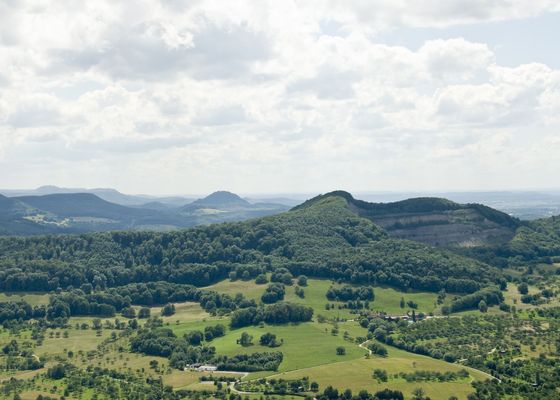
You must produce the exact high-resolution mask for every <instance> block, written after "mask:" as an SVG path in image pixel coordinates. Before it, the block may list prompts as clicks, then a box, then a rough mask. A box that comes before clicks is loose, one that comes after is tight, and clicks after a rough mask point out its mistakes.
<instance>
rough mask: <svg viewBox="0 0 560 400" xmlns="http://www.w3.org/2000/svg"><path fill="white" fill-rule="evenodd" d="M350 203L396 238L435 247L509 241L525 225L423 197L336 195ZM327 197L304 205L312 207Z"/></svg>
mask: <svg viewBox="0 0 560 400" xmlns="http://www.w3.org/2000/svg"><path fill="white" fill-rule="evenodd" d="M332 195H336V196H339V197H342V198H344V199H345V200H346V202H347V204H348V207H349V208H350V210H352V211H353V212H355V213H356V214H358V215H360V216H362V217H364V218H367V219H369V220H371V221H373V222H374V223H375V224H376V225H378V226H380V227H382V228H384V229H385V230H386V231H387V232H389V234H390V235H391V236H393V237H397V238H401V239H408V240H414V241H417V242H421V243H426V244H430V245H432V246H459V247H474V246H485V245H497V244H503V243H507V242H509V241H510V240H511V239H512V238H513V237H514V235H515V231H516V229H517V228H518V227H519V226H520V225H521V222H520V221H519V220H517V219H515V218H512V217H510V216H509V215H507V214H505V213H502V212H500V211H497V210H494V209H491V208H489V207H486V206H484V205H481V204H458V203H455V202H452V201H450V200H446V199H440V198H432V197H421V198H414V199H408V200H403V201H397V202H392V203H368V202H365V201H361V200H356V199H354V198H353V197H352V195H350V193H347V192H341V191H339V192H332V193H330V194H327V195H324V196H332ZM322 197H323V196H318V197H316V198H314V199H311V200H309V201H308V202H306V203H304V204H303V205H302V207H305V206H306V204H311V203H313V202H315V201H318V200H320V199H321V198H322Z"/></svg>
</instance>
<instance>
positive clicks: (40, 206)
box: [0, 188, 289, 235]
mask: <svg viewBox="0 0 560 400" xmlns="http://www.w3.org/2000/svg"><path fill="white" fill-rule="evenodd" d="M48 191H52V189H50V188H47V189H45V188H40V189H39V190H38V191H35V192H34V193H37V192H39V193H40V192H43V193H44V192H48ZM93 191H94V190H91V191H89V192H86V193H67V192H66V190H59V191H57V193H50V194H42V195H37V194H35V195H29V194H27V195H25V196H17V197H7V196H4V195H0V234H3V235H33V234H47V233H80V232H89V231H107V230H123V229H133V230H161V231H168V230H174V229H179V228H186V227H191V226H195V225H201V224H209V223H216V222H225V221H240V220H245V219H249V218H254V217H261V216H266V215H270V214H276V213H279V212H282V211H285V210H287V209H288V208H289V207H288V206H286V205H282V204H274V203H255V204H252V203H250V202H248V201H246V200H244V199H242V198H241V197H239V196H237V195H236V194H233V193H229V192H223V191H222V192H216V193H213V194H211V195H209V196H207V197H204V198H201V199H198V200H196V201H194V202H192V204H187V205H186V206H182V207H181V206H179V207H177V206H174V205H173V203H172V202H167V203H166V202H165V199H169V198H163V199H162V198H158V199H157V201H156V200H153V199H152V201H149V202H147V203H144V204H140V205H134V206H132V205H131V206H127V205H122V204H117V203H115V202H110V201H107V200H105V199H103V198H102V197H101V196H100V195H99V193H98V194H94V193H92V192H93ZM95 191H97V189H96V190H95ZM26 193H29V191H27V192H26ZM102 193H103V194H105V195H107V194H110V195H111V196H113V197H114V198H115V197H116V198H119V199H121V200H124V201H126V202H131V201H139V200H140V197H138V196H128V195H122V194H121V193H119V192H117V191H115V190H103V191H102ZM11 194H21V192H20V193H14V192H11ZM177 199H179V198H177ZM183 200H184V201H188V200H187V199H186V198H183ZM183 204H184V203H183Z"/></svg>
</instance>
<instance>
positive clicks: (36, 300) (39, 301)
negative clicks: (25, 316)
mask: <svg viewBox="0 0 560 400" xmlns="http://www.w3.org/2000/svg"><path fill="white" fill-rule="evenodd" d="M19 300H24V301H26V302H28V303H29V304H31V305H32V306H40V305H46V304H49V295H48V294H47V293H42V292H32V293H21V292H2V293H0V302H5V301H19Z"/></svg>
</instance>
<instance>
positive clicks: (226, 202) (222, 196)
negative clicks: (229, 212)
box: [186, 191, 251, 207]
mask: <svg viewBox="0 0 560 400" xmlns="http://www.w3.org/2000/svg"><path fill="white" fill-rule="evenodd" d="M189 206H196V207H198V206H204V207H251V203H249V202H248V201H247V200H244V199H242V198H241V197H239V196H238V195H236V194H235V193H231V192H226V191H218V192H214V193H212V194H210V195H208V196H206V197H204V198H203V199H198V200H195V201H193V202H192V203H191V204H188V205H187V206H186V207H189Z"/></svg>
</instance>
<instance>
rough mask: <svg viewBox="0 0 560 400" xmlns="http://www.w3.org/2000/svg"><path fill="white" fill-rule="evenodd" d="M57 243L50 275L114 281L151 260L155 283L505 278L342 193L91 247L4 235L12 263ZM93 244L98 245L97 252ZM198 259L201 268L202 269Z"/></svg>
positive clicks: (132, 277) (418, 282)
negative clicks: (391, 228)
mask: <svg viewBox="0 0 560 400" xmlns="http://www.w3.org/2000/svg"><path fill="white" fill-rule="evenodd" d="M53 240H54V242H55V243H57V244H56V246H60V249H61V254H64V258H63V259H58V256H56V255H53V256H52V257H53V258H49V259H48V262H49V263H51V262H52V263H55V264H54V265H56V268H55V269H53V270H52V271H50V272H49V274H54V275H58V274H59V273H60V271H57V270H58V269H59V268H63V269H66V268H69V269H72V271H73V272H72V274H73V275H74V276H76V274H78V275H80V274H82V273H83V274H86V271H85V270H84V271H82V272H79V270H77V269H76V267H72V268H71V267H70V265H95V266H96V269H97V271H98V273H103V274H106V275H105V276H106V280H107V282H112V281H114V279H115V278H113V277H112V276H113V274H115V273H117V272H116V270H115V268H117V266H120V267H119V268H125V266H126V269H124V270H123V271H122V272H119V273H118V276H119V278H118V279H119V281H120V282H122V283H131V282H136V281H138V279H142V276H143V275H144V273H141V272H140V271H141V270H144V269H145V268H146V266H147V265H151V266H153V267H152V268H151V272H150V274H151V276H152V277H153V278H152V279H154V280H157V279H161V280H172V281H177V280H178V279H182V278H179V276H184V277H185V278H184V279H185V282H184V283H196V282H198V283H204V284H209V283H211V282H212V281H213V280H214V279H219V278H223V277H225V276H227V274H228V273H229V271H230V270H231V268H232V266H233V265H237V264H247V265H255V266H259V268H262V266H265V265H269V268H272V269H278V268H287V269H288V270H289V271H291V273H292V274H294V275H299V274H306V275H309V276H314V277H328V278H334V279H342V280H345V281H351V282H363V283H377V284H388V285H391V286H395V287H400V288H416V289H423V290H430V291H439V290H440V289H442V288H445V289H446V290H448V291H451V292H472V291H475V290H477V289H479V288H480V287H482V286H483V285H485V284H489V283H492V282H496V281H497V279H498V278H499V276H500V273H499V271H497V270H494V269H493V268H492V267H490V266H488V265H486V264H483V263H480V262H478V261H475V260H472V259H469V258H466V257H462V256H459V255H456V254H454V253H452V252H449V251H445V250H438V249H436V248H433V247H431V246H429V245H425V244H422V243H417V242H412V241H408V240H402V239H398V238H393V237H391V236H390V235H388V234H387V232H385V231H384V230H383V229H382V228H380V227H378V226H376V225H375V224H374V223H372V222H371V221H370V220H368V219H366V218H363V217H360V216H359V215H356V213H354V212H353V211H352V210H351V209H350V208H349V207H348V206H347V202H346V201H345V199H344V198H342V197H340V196H338V195H336V194H335V195H331V196H326V197H323V198H321V199H318V200H316V201H314V202H312V203H308V204H307V205H305V206H302V207H300V208H298V209H295V210H292V211H289V212H285V213H281V214H278V215H275V216H270V217H264V218H257V219H252V220H249V221H245V222H237V223H228V224H219V225H210V226H202V227H197V228H193V229H189V230H183V231H177V232H169V233H165V234H159V233H148V232H145V233H134V232H118V233H105V234H92V235H89V236H88V244H87V245H86V243H84V242H83V239H82V238H76V237H71V236H69V237H64V238H60V239H58V238H48V239H45V238H36V239H26V240H25V241H23V240H20V239H15V238H14V239H8V238H6V239H1V240H0V254H3V256H2V258H0V260H4V262H6V263H8V264H9V263H10V262H11V261H10V260H12V259H14V257H16V258H17V257H26V258H28V259H30V260H33V259H36V260H38V261H39V260H40V261H41V263H43V262H44V260H43V259H42V257H43V256H42V255H43V250H42V249H43V247H44V246H45V245H46V243H50V244H49V245H48V246H51V245H52V244H51V243H52V242H51V241H53ZM84 246H86V247H84ZM88 248H95V249H98V250H97V251H96V252H91V251H88V250H87V249H88ZM66 249H68V251H66ZM69 249H72V251H69ZM18 254H19V256H18ZM194 264H196V265H198V266H197V267H196V268H194V267H193V265H194ZM30 265H31V264H28V268H31V267H30ZM66 265H68V267H66ZM193 268H194V270H196V271H198V272H197V273H196V274H195V275H192V272H188V271H192V270H193ZM182 271H183V272H182ZM205 271H206V273H204V272H205ZM49 276H50V275H49ZM62 276H63V275H62ZM51 278H52V276H50V278H49V279H46V281H45V282H48V281H49V280H50V279H51ZM83 279H85V275H84V278H83ZM81 283H84V282H81ZM81 283H80V282H75V285H78V286H79V284H81Z"/></svg>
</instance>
